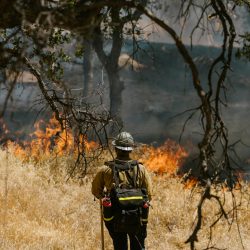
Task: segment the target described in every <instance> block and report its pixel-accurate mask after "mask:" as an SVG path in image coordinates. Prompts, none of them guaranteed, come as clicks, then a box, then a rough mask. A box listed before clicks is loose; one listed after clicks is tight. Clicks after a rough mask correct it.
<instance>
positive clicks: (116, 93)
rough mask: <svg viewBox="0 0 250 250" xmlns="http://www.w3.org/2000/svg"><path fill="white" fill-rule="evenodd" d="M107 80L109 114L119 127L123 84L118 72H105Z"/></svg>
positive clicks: (120, 123) (121, 123)
mask: <svg viewBox="0 0 250 250" xmlns="http://www.w3.org/2000/svg"><path fill="white" fill-rule="evenodd" d="M107 72H108V78H109V88H110V89H109V93H110V114H111V116H112V117H114V118H115V119H116V121H117V123H118V125H119V126H122V125H123V122H122V115H121V111H122V92H123V90H124V82H123V81H121V80H120V77H119V72H118V70H116V71H107Z"/></svg>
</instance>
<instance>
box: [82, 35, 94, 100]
mask: <svg viewBox="0 0 250 250" xmlns="http://www.w3.org/2000/svg"><path fill="white" fill-rule="evenodd" d="M83 82H84V88H83V96H84V97H87V96H89V95H90V94H91V92H92V90H93V48H92V44H91V42H90V41H89V40H84V56H83Z"/></svg>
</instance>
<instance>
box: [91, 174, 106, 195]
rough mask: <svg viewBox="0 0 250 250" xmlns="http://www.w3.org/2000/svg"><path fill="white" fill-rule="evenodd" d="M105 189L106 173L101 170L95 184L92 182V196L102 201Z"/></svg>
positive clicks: (94, 181)
mask: <svg viewBox="0 0 250 250" xmlns="http://www.w3.org/2000/svg"><path fill="white" fill-rule="evenodd" d="M103 189H104V172H103V169H100V170H99V171H98V172H97V174H96V176H95V178H94V180H93V182H92V194H93V195H94V196H95V197H96V198H98V199H100V198H102V197H103Z"/></svg>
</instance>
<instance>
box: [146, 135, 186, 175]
mask: <svg viewBox="0 0 250 250" xmlns="http://www.w3.org/2000/svg"><path fill="white" fill-rule="evenodd" d="M187 155H188V154H187V152H186V151H185V150H184V148H182V147H181V146H180V145H179V144H177V143H176V142H174V141H172V140H167V141H166V142H165V143H164V144H163V145H162V146H160V147H158V148H154V147H152V146H146V147H145V148H144V157H143V158H144V159H142V161H143V162H144V164H145V165H146V166H147V168H148V169H149V170H151V171H153V172H156V173H168V174H170V175H174V174H175V173H176V171H177V169H178V168H179V167H180V165H181V163H182V160H183V159H184V158H185V157H187Z"/></svg>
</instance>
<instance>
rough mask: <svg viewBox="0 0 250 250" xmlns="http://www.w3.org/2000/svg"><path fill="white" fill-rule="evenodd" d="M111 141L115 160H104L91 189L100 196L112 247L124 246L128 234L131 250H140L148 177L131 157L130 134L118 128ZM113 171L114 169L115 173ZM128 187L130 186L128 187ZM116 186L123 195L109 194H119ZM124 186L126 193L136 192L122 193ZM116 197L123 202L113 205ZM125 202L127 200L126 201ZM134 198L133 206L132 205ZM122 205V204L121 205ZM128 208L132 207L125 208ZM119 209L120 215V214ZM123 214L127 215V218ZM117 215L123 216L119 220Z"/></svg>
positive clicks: (148, 194) (148, 197)
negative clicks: (119, 130) (118, 132)
mask: <svg viewBox="0 0 250 250" xmlns="http://www.w3.org/2000/svg"><path fill="white" fill-rule="evenodd" d="M112 145H113V146H114V147H115V152H116V158H115V159H114V161H111V162H107V163H105V165H104V166H103V167H101V169H100V170H99V171H98V173H97V174H96V176H95V177H94V180H93V182H92V193H93V195H94V196H95V197H96V198H98V199H102V202H103V211H104V215H103V219H104V222H105V226H106V228H107V229H108V231H109V234H110V236H111V238H112V240H113V245H114V250H127V249H128V243H127V238H128V237H129V240H130V249H131V250H143V249H145V239H146V237H147V221H148V210H149V205H150V204H149V201H150V200H151V180H150V177H149V174H148V172H147V170H146V168H145V167H144V166H143V165H142V164H141V163H139V162H137V161H135V160H132V159H131V158H130V153H131V152H132V150H133V149H134V145H135V143H134V139H133V137H132V136H131V134H129V133H128V132H121V133H120V134H118V135H117V137H116V139H115V140H114V141H112ZM116 171H117V173H115V172H116ZM116 187H117V188H118V189H116ZM130 187H132V189H129V188H130ZM122 188H125V189H122ZM104 190H105V193H104ZM117 190H118V191H117ZM119 190H123V191H122V194H123V197H122V198H117V197H116V198H112V197H114V196H115V195H119ZM124 190H125V191H124ZM126 190H128V191H129V192H127V193H131V192H135V194H132V196H130V197H126V195H125V196H124V194H126ZM131 190H132V191H131ZM114 193H115V195H114ZM112 194H113V195H112ZM127 196H129V194H128V195H127ZM140 197H143V198H142V200H140ZM133 199H134V200H133ZM116 201H118V202H119V201H122V202H123V203H122V205H121V204H120V205H116V204H115V203H116ZM126 202H129V203H127V204H126ZM133 202H134V207H133V209H132V207H131V206H133ZM131 204H132V205H131ZM122 206H124V207H123V208H122ZM137 207H138V208H137ZM127 209H131V210H130V211H127ZM119 211H120V212H121V215H119ZM131 211H132V212H131ZM134 211H138V213H137V212H136V213H137V214H135V215H132V216H134V217H129V216H131V214H133V212H134ZM126 213H127V214H128V215H126ZM121 216H122V217H121ZM124 216H128V218H127V219H128V220H127V219H126V217H124ZM136 216H139V217H140V218H139V219H140V221H139V223H140V224H138V223H137V221H138V220H137V219H136ZM119 218H122V219H120V221H119ZM126 220H127V222H126ZM126 223H127V224H126ZM136 223H137V224H136ZM125 224H126V225H125ZM137 225H138V226H137Z"/></svg>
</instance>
